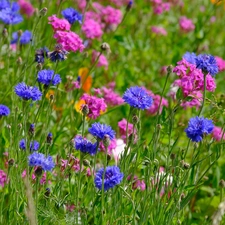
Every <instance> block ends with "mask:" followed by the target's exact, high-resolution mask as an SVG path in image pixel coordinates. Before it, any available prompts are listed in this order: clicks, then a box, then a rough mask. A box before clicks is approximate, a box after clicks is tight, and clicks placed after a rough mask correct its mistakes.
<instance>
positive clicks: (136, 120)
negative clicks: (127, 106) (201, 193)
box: [132, 115, 139, 124]
mask: <svg viewBox="0 0 225 225" xmlns="http://www.w3.org/2000/svg"><path fill="white" fill-rule="evenodd" d="M138 122H139V118H138V116H137V115H133V117H132V123H133V124H137V123H138Z"/></svg>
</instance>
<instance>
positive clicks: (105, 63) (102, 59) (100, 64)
mask: <svg viewBox="0 0 225 225" xmlns="http://www.w3.org/2000/svg"><path fill="white" fill-rule="evenodd" d="M99 54H100V52H96V51H95V50H94V51H93V52H92V63H94V62H95V60H96V59H97V57H98V56H99ZM108 65H109V63H108V60H107V58H106V57H105V56H104V55H103V54H101V55H100V57H99V59H98V63H97V67H105V69H108Z"/></svg>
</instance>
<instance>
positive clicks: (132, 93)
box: [123, 86, 153, 109]
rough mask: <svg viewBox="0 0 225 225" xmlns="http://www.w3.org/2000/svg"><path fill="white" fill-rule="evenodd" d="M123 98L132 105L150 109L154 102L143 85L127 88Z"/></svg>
mask: <svg viewBox="0 0 225 225" xmlns="http://www.w3.org/2000/svg"><path fill="white" fill-rule="evenodd" d="M123 100H124V101H125V102H126V103H128V104H129V105H130V106H131V107H134V108H138V109H148V108H150V106H151V105H152V103H153V100H152V97H151V96H150V95H149V94H148V93H147V91H146V90H144V89H143V88H142V87H138V86H135V87H131V88H128V89H127V90H126V92H125V93H124V95H123Z"/></svg>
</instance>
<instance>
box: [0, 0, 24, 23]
mask: <svg viewBox="0 0 225 225" xmlns="http://www.w3.org/2000/svg"><path fill="white" fill-rule="evenodd" d="M0 8H1V11H0V20H2V21H3V22H4V23H5V24H17V23H20V22H22V21H23V17H22V16H21V15H20V14H19V12H18V11H19V9H20V7H19V5H18V3H16V2H13V3H12V6H10V2H8V1H3V4H2V2H1V7H0Z"/></svg>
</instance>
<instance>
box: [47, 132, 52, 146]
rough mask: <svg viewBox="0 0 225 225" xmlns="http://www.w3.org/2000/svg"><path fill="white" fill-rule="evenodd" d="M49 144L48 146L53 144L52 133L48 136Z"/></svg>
mask: <svg viewBox="0 0 225 225" xmlns="http://www.w3.org/2000/svg"><path fill="white" fill-rule="evenodd" d="M47 143H48V144H51V143H52V133H48V136H47Z"/></svg>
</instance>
